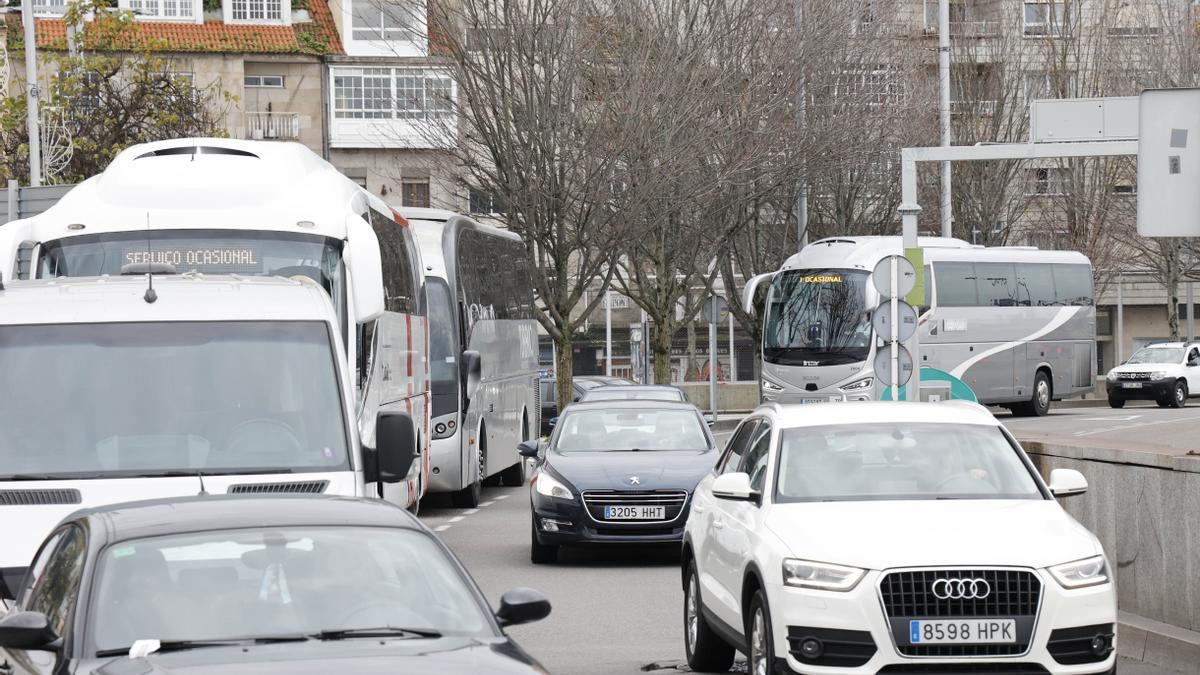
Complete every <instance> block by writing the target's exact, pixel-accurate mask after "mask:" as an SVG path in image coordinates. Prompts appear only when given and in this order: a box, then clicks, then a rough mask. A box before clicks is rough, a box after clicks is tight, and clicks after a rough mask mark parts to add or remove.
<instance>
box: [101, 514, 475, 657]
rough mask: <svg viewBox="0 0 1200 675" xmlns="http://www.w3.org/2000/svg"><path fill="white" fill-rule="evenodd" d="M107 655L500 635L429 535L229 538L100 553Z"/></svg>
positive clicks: (307, 531)
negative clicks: (405, 636) (335, 637)
mask: <svg viewBox="0 0 1200 675" xmlns="http://www.w3.org/2000/svg"><path fill="white" fill-rule="evenodd" d="M93 588H95V589H96V590H95V596H94V600H93V603H92V611H91V612H90V613H89V622H90V634H91V639H90V643H91V645H92V647H93V649H94V651H97V652H103V651H108V650H114V649H116V650H123V649H126V648H128V647H129V646H130V645H132V644H133V643H134V642H135V641H137V640H149V639H154V640H159V641H161V642H163V643H167V642H174V641H208V640H238V639H249V638H267V637H284V636H306V635H307V636H319V635H320V634H321V633H322V632H326V633H327V634H331V633H333V632H336V631H353V630H354V629H367V628H382V627H389V628H393V629H399V628H404V629H409V630H412V631H414V632H413V635H416V634H420V633H425V634H440V635H460V636H461V635H466V636H479V637H484V636H486V637H491V636H492V631H491V630H490V625H489V623H488V621H487V618H486V616H485V615H484V613H483V611H482V609H481V608H480V604H479V602H478V601H477V600H476V598H475V596H474V594H473V593H472V591H471V590H470V587H469V586H468V585H467V581H466V579H465V578H464V577H463V575H462V574H460V573H459V571H458V569H457V568H456V566H455V565H454V563H453V562H452V561H451V560H450V558H448V557H447V556H446V554H445V553H444V552H443V551H442V549H441V547H439V546H438V545H437V544H436V543H435V542H434V540H433V538H432V537H430V536H429V535H427V534H424V533H422V532H417V531H412V530H401V529H384V528H365V527H364V528H355V527H338V528H332V527H329V528H320V527H308V528H305V527H291V528H268V529H257V530H253V531H251V530H224V531H222V530H217V531H211V532H203V533H200V534H186V535H172V536H163V537H155V538H150V539H139V540H133V541H125V542H120V543H118V544H115V545H113V546H111V547H109V548H108V549H106V550H105V551H104V552H103V553H101V555H100V559H99V567H98V572H97V575H96V582H95V585H94V586H93Z"/></svg>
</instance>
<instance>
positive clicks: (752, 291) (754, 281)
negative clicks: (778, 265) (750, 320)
mask: <svg viewBox="0 0 1200 675" xmlns="http://www.w3.org/2000/svg"><path fill="white" fill-rule="evenodd" d="M774 278H775V273H774V272H768V273H766V274H759V275H756V276H753V277H750V280H749V281H747V282H746V287H745V288H743V289H742V309H744V310H745V311H746V313H748V314H753V313H754V296H755V295H757V294H758V287H759V286H761V285H762V284H764V283H768V282H770V281H771V280H772V279H774Z"/></svg>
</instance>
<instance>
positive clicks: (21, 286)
mask: <svg viewBox="0 0 1200 675" xmlns="http://www.w3.org/2000/svg"><path fill="white" fill-rule="evenodd" d="M147 288H148V285H147V280H146V277H145V276H141V275H139V276H124V277H109V276H104V277H79V278H73V279H66V278H61V279H37V280H33V281H13V282H9V283H6V284H5V286H4V290H0V325H22V324H50V323H114V322H134V321H326V322H330V323H334V322H335V321H336V316H337V315H336V313H335V312H334V309H333V304H332V303H331V302H330V300H329V295H328V294H327V293H325V289H323V288H321V287H320V286H318V285H317V283H316V282H314V281H310V280H308V279H304V280H293V279H284V278H281V277H238V276H220V275H204V274H182V275H179V276H166V275H156V276H155V277H154V291H155V293H156V294H157V300H155V302H153V303H149V302H146V300H145V295H146V289H147Z"/></svg>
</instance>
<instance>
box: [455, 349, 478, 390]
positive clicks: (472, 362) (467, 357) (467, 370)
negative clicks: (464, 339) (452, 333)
mask: <svg viewBox="0 0 1200 675" xmlns="http://www.w3.org/2000/svg"><path fill="white" fill-rule="evenodd" d="M460 368H462V371H461V373H460V376H461V377H462V385H463V392H464V393H466V395H467V400H470V399H472V398H475V392H476V391H478V389H479V380H480V379H482V377H483V362H482V360H481V359H480V357H479V352H477V351H474V350H471V349H468V350H466V351H464V352H463V354H462V362H461V364H460Z"/></svg>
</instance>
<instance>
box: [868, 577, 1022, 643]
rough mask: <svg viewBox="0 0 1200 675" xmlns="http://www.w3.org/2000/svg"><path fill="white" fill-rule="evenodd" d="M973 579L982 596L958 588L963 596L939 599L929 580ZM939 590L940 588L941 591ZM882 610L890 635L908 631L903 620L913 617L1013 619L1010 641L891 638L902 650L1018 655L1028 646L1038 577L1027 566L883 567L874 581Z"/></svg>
mask: <svg viewBox="0 0 1200 675" xmlns="http://www.w3.org/2000/svg"><path fill="white" fill-rule="evenodd" d="M941 579H946V580H951V581H956V580H964V581H967V582H970V581H971V580H979V581H982V582H984V583H983V584H978V586H979V588H982V587H983V586H984V584H986V586H987V588H988V592H987V594H986V597H982V598H979V597H973V596H974V595H978V594H976V593H963V594H962V595H964V596H967V597H961V598H953V597H952V598H947V599H945V600H942V599H939V598H938V597H937V596H936V595H935V594H934V590H933V585H934V582H937V581H938V580H941ZM943 595H945V593H943ZM879 596H880V599H881V600H882V601H883V611H884V613H885V615H886V616H887V619H888V623H889V625H891V628H892V636H893V639H895V637H896V636H897V635H907V634H908V622H909V621H911V620H914V619H988V618H995V619H1014V620H1015V621H1016V638H1017V641H1016V642H1015V643H1002V644H961V645H908V644H899V643H897V644H896V649H897V650H898V651H899V652H900V654H902V655H904V656H925V657H960V656H1018V655H1021V654H1024V653H1026V652H1027V651H1029V643H1030V641H1031V640H1032V639H1033V629H1034V624H1035V623H1036V622H1037V615H1038V608H1039V606H1040V603H1041V598H1042V582H1041V580H1040V579H1039V578H1038V576H1037V575H1036V574H1034V573H1033V572H1031V571H1028V570H997V569H990V570H969V569H967V570H962V569H956V570H905V571H898V572H889V573H888V574H886V575H885V576H884V577H883V580H882V581H881V582H880V584H879Z"/></svg>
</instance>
